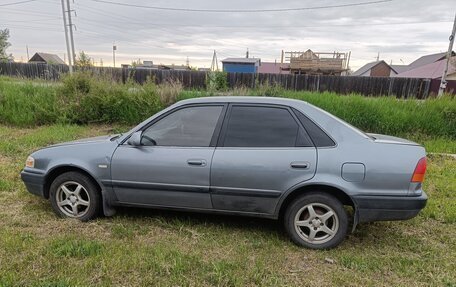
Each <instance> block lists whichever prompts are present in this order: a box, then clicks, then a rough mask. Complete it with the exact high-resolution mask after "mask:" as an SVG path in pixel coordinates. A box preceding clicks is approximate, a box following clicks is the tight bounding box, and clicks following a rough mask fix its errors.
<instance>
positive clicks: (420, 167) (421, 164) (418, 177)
mask: <svg viewBox="0 0 456 287" xmlns="http://www.w3.org/2000/svg"><path fill="white" fill-rule="evenodd" d="M425 173H426V158H425V157H423V158H421V159H420V160H419V161H418V163H417V164H416V167H415V171H414V172H413V176H412V182H423V180H424V174H425Z"/></svg>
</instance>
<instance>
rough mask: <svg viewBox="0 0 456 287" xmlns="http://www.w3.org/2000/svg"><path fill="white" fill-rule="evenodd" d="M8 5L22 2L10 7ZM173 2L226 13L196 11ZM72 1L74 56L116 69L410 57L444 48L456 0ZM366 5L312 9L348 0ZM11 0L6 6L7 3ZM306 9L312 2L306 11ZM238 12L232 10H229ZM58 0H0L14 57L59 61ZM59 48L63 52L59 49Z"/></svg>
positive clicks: (0, 18)
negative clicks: (298, 56)
mask: <svg viewBox="0 0 456 287" xmlns="http://www.w3.org/2000/svg"><path fill="white" fill-rule="evenodd" d="M16 2H23V3H18V4H14V3H16ZM107 2H114V3H124V4H128V5H139V6H154V7H166V8H179V9H208V10H218V11H220V10H222V11H226V10H231V11H226V12H207V11H206V12H197V11H176V10H160V9H151V8H145V7H131V6H123V5H116V4H112V3H107ZM107 2H100V1H97V0H74V2H73V1H70V3H71V8H72V10H74V15H73V17H72V19H73V23H74V24H75V29H76V30H75V31H74V42H75V50H76V53H78V52H80V51H84V52H85V53H87V54H88V55H89V56H90V57H92V58H93V59H94V61H95V63H96V64H97V65H99V64H100V63H101V62H103V65H104V66H112V65H113V56H112V46H113V43H115V45H116V46H117V51H116V66H118V67H119V66H120V64H130V63H131V62H132V61H136V60H138V59H140V60H141V61H143V60H149V61H153V62H154V64H159V63H161V64H176V65H179V64H185V63H186V60H187V57H188V61H189V63H190V65H191V66H196V67H210V65H211V61H212V56H213V51H214V50H216V51H217V56H218V59H219V60H222V59H224V58H227V57H244V56H245V54H246V50H247V49H248V50H249V54H250V56H251V57H255V58H261V61H263V62H269V61H270V62H274V61H278V62H280V57H281V51H282V50H285V51H305V50H307V49H311V50H313V51H317V52H334V51H337V52H342V53H346V52H349V51H351V59H350V68H351V69H352V70H356V69H357V68H359V67H361V66H362V65H364V64H366V63H368V62H372V61H375V60H376V58H377V56H378V54H379V56H380V59H381V60H385V61H386V62H387V63H393V64H409V63H410V62H412V61H413V60H414V59H416V58H418V57H420V56H422V55H426V54H432V53H438V52H445V51H447V49H448V43H449V41H448V37H449V35H450V33H451V29H452V25H453V19H454V15H455V14H454V13H455V12H456V1H455V0H435V1H432V2H430V1H426V0H418V1H417V0H383V1H375V0H339V1H337V0H319V1H310V0H282V1H277V0H274V1H273V0H250V1H246V0H230V1H215V0H213V1H209V0H187V1H184V0H174V1H164V0H154V1H139V0H107ZM366 2H376V3H370V4H366V5H357V6H346V7H332V8H316V7H323V6H325V7H327V6H334V5H346V4H354V3H358V4H359V3H361V4H362V3H366ZM12 4H14V5H12ZM288 8H306V9H301V10H291V11H282V12H276V11H265V12H242V11H246V10H248V11H252V10H254V9H262V10H264V9H266V10H269V9H288ZM309 8H311V9H309ZM233 10H237V11H233ZM63 27H64V25H63V19H62V6H61V0H30V1H21V0H0V29H4V28H8V29H9V30H10V43H11V47H10V48H8V50H7V52H8V53H12V54H13V56H14V58H15V60H16V61H26V60H27V51H26V47H27V46H28V50H29V56H30V57H31V56H32V55H33V54H34V53H35V52H48V53H55V54H58V55H59V56H60V57H61V58H66V55H65V53H66V46H65V35H64V32H63V31H64V30H63V29H64V28H63ZM64 55H65V56H64Z"/></svg>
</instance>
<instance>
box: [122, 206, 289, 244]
mask: <svg viewBox="0 0 456 287" xmlns="http://www.w3.org/2000/svg"><path fill="white" fill-rule="evenodd" d="M116 211H117V212H116V215H114V217H116V216H121V217H128V218H132V219H146V218H147V219H150V218H155V219H160V220H161V221H164V223H167V224H175V223H176V221H178V222H182V223H184V224H186V225H189V226H198V225H201V226H206V225H220V226H223V227H225V228H226V227H228V228H236V229H250V230H256V231H260V232H265V233H277V234H279V235H281V236H283V237H284V238H286V235H285V231H284V230H283V227H282V225H281V221H278V220H273V219H267V218H257V217H249V216H240V215H225V214H214V213H197V212H187V211H174V210H161V209H150V208H136V207H135V208H132V207H117V208H116Z"/></svg>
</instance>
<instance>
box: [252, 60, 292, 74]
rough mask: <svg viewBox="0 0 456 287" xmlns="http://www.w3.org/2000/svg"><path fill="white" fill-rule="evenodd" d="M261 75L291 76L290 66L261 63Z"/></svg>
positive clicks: (259, 70)
mask: <svg viewBox="0 0 456 287" xmlns="http://www.w3.org/2000/svg"><path fill="white" fill-rule="evenodd" d="M258 73H259V74H290V64H287V63H277V62H261V63H260V66H259V67H258Z"/></svg>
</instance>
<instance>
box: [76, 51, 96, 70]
mask: <svg viewBox="0 0 456 287" xmlns="http://www.w3.org/2000/svg"><path fill="white" fill-rule="evenodd" d="M74 65H75V66H76V67H79V68H83V69H84V68H90V67H92V66H93V63H92V58H90V56H89V55H87V54H86V53H85V52H84V51H81V52H80V53H79V56H78V58H77V59H76V61H75V62H74Z"/></svg>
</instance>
